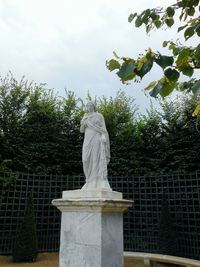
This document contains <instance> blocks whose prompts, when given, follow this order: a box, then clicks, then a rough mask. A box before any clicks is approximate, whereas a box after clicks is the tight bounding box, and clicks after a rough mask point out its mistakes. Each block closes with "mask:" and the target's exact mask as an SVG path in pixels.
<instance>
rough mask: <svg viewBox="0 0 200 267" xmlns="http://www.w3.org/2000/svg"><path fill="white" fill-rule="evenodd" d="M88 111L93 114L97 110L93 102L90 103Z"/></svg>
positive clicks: (87, 106)
mask: <svg viewBox="0 0 200 267" xmlns="http://www.w3.org/2000/svg"><path fill="white" fill-rule="evenodd" d="M86 109H87V111H88V112H93V111H94V110H95V105H94V103H93V102H88V103H87V105H86Z"/></svg>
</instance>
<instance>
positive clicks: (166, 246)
mask: <svg viewBox="0 0 200 267" xmlns="http://www.w3.org/2000/svg"><path fill="white" fill-rule="evenodd" d="M158 253H160V254H164V255H174V256H178V255H179V252H178V243H177V237H176V232H175V228H174V225H173V220H172V218H171V214H170V211H169V206H168V201H167V197H166V194H165V193H164V194H163V199H162V204H161V211H160V222H159V236H158Z"/></svg>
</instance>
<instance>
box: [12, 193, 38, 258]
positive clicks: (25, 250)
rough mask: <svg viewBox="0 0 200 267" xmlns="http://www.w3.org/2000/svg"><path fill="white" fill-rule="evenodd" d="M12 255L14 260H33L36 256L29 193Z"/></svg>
mask: <svg viewBox="0 0 200 267" xmlns="http://www.w3.org/2000/svg"><path fill="white" fill-rule="evenodd" d="M12 257H13V261H14V262H33V261H35V260H36V258H37V235H36V223H35V215H34V206H33V196H32V194H29V197H28V201H27V206H26V210H25V215H24V220H23V222H22V225H21V228H20V231H19V233H18V236H17V238H16V242H15V245H14V248H13V252H12Z"/></svg>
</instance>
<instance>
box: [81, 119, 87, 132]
mask: <svg viewBox="0 0 200 267" xmlns="http://www.w3.org/2000/svg"><path fill="white" fill-rule="evenodd" d="M86 127H87V124H86V118H85V117H83V119H82V120H81V126H80V132H81V133H84V132H85V128H86Z"/></svg>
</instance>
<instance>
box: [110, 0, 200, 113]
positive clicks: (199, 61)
mask: <svg viewBox="0 0 200 267" xmlns="http://www.w3.org/2000/svg"><path fill="white" fill-rule="evenodd" d="M198 12H199V0H178V1H176V3H175V4H173V5H171V6H168V7H167V8H166V9H163V8H152V9H146V10H144V11H142V12H141V13H139V14H138V13H134V14H130V16H129V18H128V21H129V22H130V23H132V22H133V21H134V24H135V27H141V26H142V25H144V26H145V29H146V32H147V33H149V32H150V31H152V30H153V29H154V28H156V29H160V28H162V27H164V26H166V27H172V25H173V24H174V17H175V14H177V13H179V21H180V23H182V22H184V25H181V26H180V27H178V29H177V33H179V32H181V31H184V33H183V35H184V38H185V41H187V40H188V39H190V38H192V37H193V36H196V37H197V38H198V37H199V36H200V16H199V15H196V14H198ZM163 47H166V48H168V49H169V52H170V53H171V56H168V55H163V54H161V53H159V52H155V51H153V50H152V49H147V50H146V52H145V53H144V54H142V55H139V56H138V58H136V59H133V58H130V57H119V56H118V55H117V54H116V52H114V58H113V59H111V60H107V61H106V66H107V68H108V69H109V70H110V71H113V70H116V71H117V72H116V73H117V75H118V76H119V78H120V79H121V81H122V83H128V82H129V81H130V80H134V81H135V82H139V81H140V80H141V79H142V78H143V77H144V76H145V75H146V74H147V73H149V72H150V71H151V69H152V67H153V65H154V64H157V65H158V66H159V67H161V69H162V70H163V76H162V77H161V78H160V79H159V80H157V81H153V82H151V83H150V84H149V85H148V86H147V87H146V88H145V90H150V95H151V96H153V97H157V96H158V95H160V96H161V97H162V98H164V97H166V96H168V95H170V94H171V93H172V92H173V90H175V89H176V90H182V91H187V92H190V91H192V92H193V93H194V94H195V95H199V94H200V80H199V79H198V78H196V79H195V78H193V80H192V81H191V79H192V77H193V76H194V70H199V68H200V45H199V44H197V45H196V46H194V47H191V46H186V45H185V44H184V45H183V44H181V43H180V42H177V43H174V42H172V41H163ZM181 75H185V76H187V77H189V78H190V79H189V80H188V81H187V82H185V83H184V86H182V83H180V81H179V78H180V77H181ZM191 84H192V86H191ZM199 111H200V103H198V104H197V107H196V109H195V110H194V112H193V115H194V116H195V115H198V114H200V113H199Z"/></svg>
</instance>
